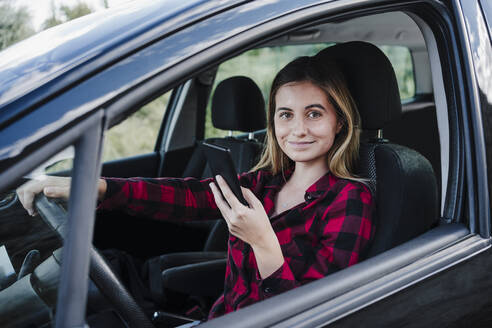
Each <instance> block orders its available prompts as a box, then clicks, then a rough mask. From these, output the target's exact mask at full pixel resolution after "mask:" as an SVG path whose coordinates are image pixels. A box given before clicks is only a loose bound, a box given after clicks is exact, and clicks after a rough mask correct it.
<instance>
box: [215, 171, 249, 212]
mask: <svg viewBox="0 0 492 328" xmlns="http://www.w3.org/2000/svg"><path fill="white" fill-rule="evenodd" d="M215 181H217V184H218V185H219V188H220V190H221V191H222V194H223V195H224V198H225V200H226V201H227V203H228V204H229V205H230V207H231V208H232V209H233V210H235V211H237V210H238V209H239V208H241V207H244V205H243V204H241V202H240V201H239V200H238V199H237V197H236V195H234V193H233V192H232V190H231V188H229V185H228V184H227V182H226V181H225V180H224V178H223V177H221V176H220V175H217V176H216V177H215Z"/></svg>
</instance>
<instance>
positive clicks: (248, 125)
mask: <svg viewBox="0 0 492 328" xmlns="http://www.w3.org/2000/svg"><path fill="white" fill-rule="evenodd" d="M212 124H213V125H214V127H216V128H218V129H222V130H233V131H243V132H253V131H256V130H261V129H264V128H265V127H266V113H265V100H264V99H263V95H262V93H261V90H260V88H258V86H257V85H256V83H255V82H254V81H253V80H251V79H250V78H248V77H245V76H233V77H231V78H228V79H226V80H224V81H222V82H220V83H219V85H218V86H217V88H216V89H215V93H214V95H213V98H212Z"/></svg>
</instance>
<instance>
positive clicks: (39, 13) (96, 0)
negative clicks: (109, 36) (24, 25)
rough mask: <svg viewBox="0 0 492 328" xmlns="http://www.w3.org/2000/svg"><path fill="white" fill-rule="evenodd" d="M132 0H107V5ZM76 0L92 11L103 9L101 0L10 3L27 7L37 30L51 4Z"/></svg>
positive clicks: (13, 0) (18, 0)
mask: <svg viewBox="0 0 492 328" xmlns="http://www.w3.org/2000/svg"><path fill="white" fill-rule="evenodd" d="M129 1H134V0H108V5H109V7H113V6H117V5H119V4H122V3H125V2H129ZM78 2H85V3H86V4H87V5H89V7H90V8H92V9H93V10H94V11H97V10H101V9H104V1H103V0H10V3H11V4H12V5H14V6H16V7H20V6H24V7H26V8H27V9H28V11H29V14H30V15H31V18H32V26H33V27H34V29H35V30H36V31H39V30H40V28H41V25H42V24H43V22H44V21H45V20H46V19H47V18H48V17H49V16H50V13H51V5H52V3H54V5H55V7H59V6H61V5H68V6H73V5H75V4H77V3H78Z"/></svg>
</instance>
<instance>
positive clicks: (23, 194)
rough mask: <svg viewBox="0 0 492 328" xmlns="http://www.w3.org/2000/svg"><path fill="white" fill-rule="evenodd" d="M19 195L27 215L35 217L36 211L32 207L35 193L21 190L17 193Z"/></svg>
mask: <svg viewBox="0 0 492 328" xmlns="http://www.w3.org/2000/svg"><path fill="white" fill-rule="evenodd" d="M17 195H19V200H20V202H21V204H22V206H24V208H25V209H26V210H27V213H29V215H31V216H33V215H34V209H33V206H32V203H33V200H34V195H35V194H34V193H32V192H29V191H27V190H19V191H17Z"/></svg>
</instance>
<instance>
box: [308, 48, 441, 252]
mask: <svg viewBox="0 0 492 328" xmlns="http://www.w3.org/2000/svg"><path fill="white" fill-rule="evenodd" d="M316 56H317V58H319V59H320V60H323V61H334V62H336V63H337V65H340V66H341V69H342V71H343V73H344V75H345V78H346V80H347V84H348V87H349V90H350V92H351V94H352V96H353V98H354V100H355V102H356V104H357V108H358V111H359V113H360V116H361V121H362V129H363V130H370V131H376V137H375V138H373V139H371V140H369V141H365V142H361V145H360V152H359V153H360V159H359V163H358V172H359V174H360V175H361V176H362V177H365V178H368V183H369V185H370V186H371V188H372V191H373V195H374V196H375V199H376V213H375V219H376V221H375V222H376V224H375V225H376V229H375V231H376V232H375V236H374V240H373V242H372V245H371V246H370V249H369V250H368V251H367V254H366V256H367V257H369V256H374V255H377V254H379V253H381V252H383V251H385V250H388V249H390V248H392V247H395V246H397V245H399V244H401V243H403V242H405V241H407V240H410V239H411V238H413V237H416V236H418V235H420V234H422V233H423V232H425V231H427V230H428V229H430V228H431V227H432V225H433V224H435V223H436V222H437V219H438V199H437V184H436V177H435V175H434V172H433V170H432V166H431V164H430V163H429V161H428V160H427V159H426V158H425V157H424V156H422V155H421V154H419V153H418V152H416V151H415V150H412V149H409V148H407V147H405V146H401V145H398V144H393V143H391V142H390V141H388V140H387V139H384V138H383V131H384V127H385V126H387V125H389V124H390V123H392V122H394V121H397V120H398V119H399V118H400V116H401V101H400V95H399V91H398V84H397V81H396V76H395V73H394V71H393V67H392V66H391V63H390V62H389V60H388V58H387V57H386V56H385V55H384V53H383V52H382V51H381V50H380V49H379V48H377V47H376V46H374V45H372V44H370V43H367V42H361V41H353V42H347V43H342V44H338V45H335V46H332V47H328V48H326V49H324V50H322V51H320V52H319V53H318V54H317V55H316Z"/></svg>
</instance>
